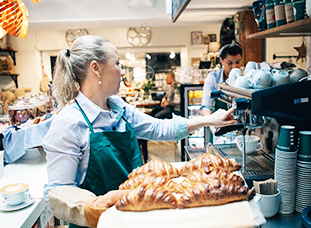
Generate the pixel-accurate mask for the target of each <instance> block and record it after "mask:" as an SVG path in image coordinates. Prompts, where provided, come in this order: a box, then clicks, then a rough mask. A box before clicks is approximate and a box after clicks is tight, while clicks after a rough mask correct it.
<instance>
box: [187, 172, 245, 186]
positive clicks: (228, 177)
mask: <svg viewBox="0 0 311 228" xmlns="http://www.w3.org/2000/svg"><path fill="white" fill-rule="evenodd" d="M208 178H217V179H219V180H220V181H221V182H222V183H224V184H233V185H235V186H243V185H244V180H243V178H242V177H240V176H239V175H236V174H234V173H233V172H231V171H227V170H222V169H219V168H216V169H214V170H210V171H208V172H205V170H203V169H199V170H194V171H193V172H192V173H191V174H189V175H188V176H187V177H186V179H189V180H190V181H204V180H205V179H208ZM186 179H185V180H186Z"/></svg>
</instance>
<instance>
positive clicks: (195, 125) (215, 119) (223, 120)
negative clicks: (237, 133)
mask: <svg viewBox="0 0 311 228" xmlns="http://www.w3.org/2000/svg"><path fill="white" fill-rule="evenodd" d="M233 111H234V108H231V109H229V110H228V111H225V110H224V109H218V110H217V111H216V112H214V113H213V114H211V115H207V116H203V117H198V118H194V119H188V120H187V124H188V129H189V132H192V131H194V130H197V129H199V128H201V127H207V126H216V127H224V126H228V125H234V124H237V121H236V120H235V119H234V118H233V115H232V113H233Z"/></svg>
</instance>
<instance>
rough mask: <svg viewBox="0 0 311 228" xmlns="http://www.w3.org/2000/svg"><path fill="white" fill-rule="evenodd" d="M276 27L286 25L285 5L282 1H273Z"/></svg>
mask: <svg viewBox="0 0 311 228" xmlns="http://www.w3.org/2000/svg"><path fill="white" fill-rule="evenodd" d="M274 12H275V20H276V26H281V25H285V24H286V17H285V5H284V1H283V0H274Z"/></svg>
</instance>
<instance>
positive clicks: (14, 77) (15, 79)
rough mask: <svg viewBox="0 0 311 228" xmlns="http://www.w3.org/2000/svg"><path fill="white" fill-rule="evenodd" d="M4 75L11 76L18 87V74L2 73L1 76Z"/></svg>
mask: <svg viewBox="0 0 311 228" xmlns="http://www.w3.org/2000/svg"><path fill="white" fill-rule="evenodd" d="M3 76H9V77H11V78H12V80H13V81H14V83H15V86H16V88H18V84H17V76H18V74H0V77H3Z"/></svg>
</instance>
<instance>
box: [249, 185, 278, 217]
mask: <svg viewBox="0 0 311 228" xmlns="http://www.w3.org/2000/svg"><path fill="white" fill-rule="evenodd" d="M254 200H255V202H256V203H257V205H258V207H259V209H260V211H261V213H262V214H263V215H264V216H265V218H271V217H273V216H274V215H276V213H278V211H279V207H280V191H279V189H277V193H276V194H273V195H263V194H258V193H256V195H255V197H254Z"/></svg>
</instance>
